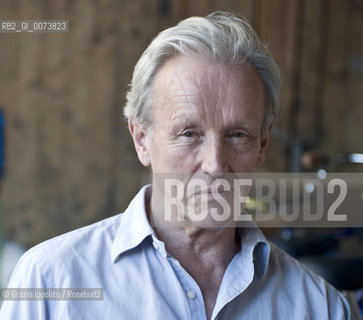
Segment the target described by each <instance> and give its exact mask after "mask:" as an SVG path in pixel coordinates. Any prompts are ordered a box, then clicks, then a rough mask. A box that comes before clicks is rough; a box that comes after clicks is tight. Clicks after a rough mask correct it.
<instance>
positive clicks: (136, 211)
mask: <svg viewBox="0 0 363 320" xmlns="http://www.w3.org/2000/svg"><path fill="white" fill-rule="evenodd" d="M150 191H151V185H147V186H144V187H143V188H142V189H141V190H140V191H139V192H138V194H137V195H136V196H135V197H134V199H133V200H132V201H131V203H130V205H129V206H128V208H127V209H126V211H125V212H124V213H123V214H122V216H121V222H120V226H119V228H118V231H117V234H116V237H115V239H114V241H113V243H112V247H111V258H112V261H113V262H117V260H118V259H119V257H120V255H122V254H123V253H124V252H126V251H128V250H131V249H133V248H135V247H137V246H138V245H139V244H140V243H141V242H142V241H143V240H144V239H145V238H146V237H148V236H150V235H154V231H153V229H152V228H151V226H150V224H149V221H148V218H147V215H146V209H145V201H147V198H148V197H149V196H150Z"/></svg>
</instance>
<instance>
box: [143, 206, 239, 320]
mask: <svg viewBox="0 0 363 320" xmlns="http://www.w3.org/2000/svg"><path fill="white" fill-rule="evenodd" d="M151 203H152V201H151ZM147 211H148V212H147V214H148V217H149V221H151V224H152V227H153V229H154V231H155V233H156V236H157V237H158V239H159V240H161V241H163V242H164V243H165V247H166V250H167V252H168V253H169V254H170V255H171V256H173V257H174V258H175V259H177V260H178V261H179V263H180V264H181V265H182V266H183V268H184V269H185V270H186V271H187V272H188V273H189V274H190V275H191V276H192V278H193V279H194V280H195V281H196V282H197V284H198V286H199V287H200V289H201V291H202V294H203V299H204V302H205V306H206V313H207V318H208V319H210V318H211V315H212V312H213V309H214V306H215V302H216V298H217V294H218V290H219V287H220V284H221V282H222V278H223V275H224V272H225V271H226V269H227V267H228V265H229V263H230V262H231V261H232V259H233V257H234V255H235V254H236V253H237V252H238V251H239V250H240V239H239V237H238V236H236V229H235V228H223V229H222V228H221V229H214V230H210V229H205V228H202V227H196V226H193V225H190V223H188V222H186V223H185V224H183V223H182V222H180V221H178V222H177V223H176V222H173V221H168V222H166V221H165V219H164V215H163V213H160V212H155V211H153V206H152V205H151V206H147Z"/></svg>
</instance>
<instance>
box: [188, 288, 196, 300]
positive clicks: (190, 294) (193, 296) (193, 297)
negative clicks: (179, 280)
mask: <svg viewBox="0 0 363 320" xmlns="http://www.w3.org/2000/svg"><path fill="white" fill-rule="evenodd" d="M187 296H188V298H189V299H191V300H193V299H195V292H194V291H193V290H189V291H188V292H187Z"/></svg>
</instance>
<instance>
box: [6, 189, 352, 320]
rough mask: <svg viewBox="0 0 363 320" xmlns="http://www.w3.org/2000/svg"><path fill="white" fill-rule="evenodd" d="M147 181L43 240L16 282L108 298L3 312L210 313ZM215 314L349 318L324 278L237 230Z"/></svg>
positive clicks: (12, 306) (75, 315) (256, 234)
mask: <svg viewBox="0 0 363 320" xmlns="http://www.w3.org/2000/svg"><path fill="white" fill-rule="evenodd" d="M147 190H150V187H144V188H143V189H141V191H140V192H139V193H138V194H137V195H136V197H135V198H134V199H133V201H132V202H131V203H130V205H129V207H128V209H127V210H126V211H125V213H123V214H120V215H117V216H114V217H111V218H108V219H105V220H103V221H100V222H98V223H95V224H93V225H90V226H87V227H84V228H81V229H78V230H75V231H72V232H69V233H67V234H64V235H61V236H59V237H56V238H53V239H51V240H48V241H46V242H43V243H41V244H39V245H37V246H35V247H34V248H32V249H30V250H29V251H28V252H26V253H25V254H24V255H23V257H22V258H21V260H20V261H19V263H18V265H17V267H16V269H15V271H14V273H13V275H12V278H11V280H10V284H9V287H10V288H103V300H102V301H75V300H72V301H51V300H43V301H5V302H4V305H3V307H2V309H1V312H0V319H2V320H6V319H21V320H25V319H31V320H34V319H77V320H78V319H107V320H109V319H183V320H184V319H206V313H205V305H204V301H203V297H202V293H201V290H200V288H199V286H198V284H197V283H196V282H195V281H194V279H193V278H192V277H191V276H190V275H189V274H188V273H187V272H186V271H185V269H184V268H183V267H182V266H181V265H180V263H179V262H178V261H177V260H176V259H174V258H173V257H172V256H170V255H169V254H168V253H167V251H166V250H165V245H164V243H163V242H162V241H159V240H158V239H157V238H156V237H155V234H154V232H153V229H152V228H151V226H150V224H149V222H148V219H147V216H146V212H145V194H146V191H147ZM238 232H239V235H240V238H241V251H240V252H238V253H237V254H236V255H235V257H234V258H233V260H232V261H231V263H230V264H229V266H228V268H227V270H226V272H225V274H224V276H223V280H222V283H221V286H220V289H219V292H218V296H217V300H216V304H215V307H214V310H213V315H212V319H253V320H257V319H261V320H267V319H293V320H297V319H319V320H321V319H339V320H340V319H348V318H349V308H348V306H347V303H346V301H345V299H344V298H343V297H342V296H341V295H340V293H338V292H337V291H336V290H335V289H334V288H333V287H332V286H330V285H329V284H327V283H326V282H325V281H324V280H323V279H322V278H320V277H318V276H316V275H315V274H313V273H312V272H311V271H309V270H307V269H306V268H305V267H303V266H302V265H300V264H299V263H298V262H297V261H296V260H294V259H293V258H291V257H290V256H288V255H287V254H286V253H284V252H283V251H281V250H280V249H278V248H277V247H275V246H273V245H272V244H270V243H268V241H267V240H266V239H265V237H264V236H263V234H262V233H261V232H260V231H259V229H258V228H245V229H238Z"/></svg>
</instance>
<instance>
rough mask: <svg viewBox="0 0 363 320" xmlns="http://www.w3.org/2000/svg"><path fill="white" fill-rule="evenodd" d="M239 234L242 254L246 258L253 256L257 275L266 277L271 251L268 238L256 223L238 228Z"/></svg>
mask: <svg viewBox="0 0 363 320" xmlns="http://www.w3.org/2000/svg"><path fill="white" fill-rule="evenodd" d="M237 232H238V234H239V236H240V239H241V253H242V254H243V255H246V256H247V255H249V254H252V255H253V261H254V264H255V272H256V275H257V276H258V277H259V278H262V277H264V275H265V274H266V272H267V268H268V262H269V259H270V251H271V248H270V244H269V243H268V241H267V239H266V237H265V236H264V234H263V233H262V231H261V230H260V229H259V228H258V227H257V226H256V224H255V223H254V222H251V223H249V224H248V225H244V226H243V227H240V228H237Z"/></svg>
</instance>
